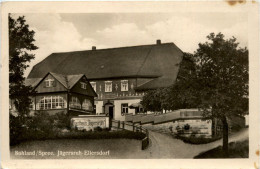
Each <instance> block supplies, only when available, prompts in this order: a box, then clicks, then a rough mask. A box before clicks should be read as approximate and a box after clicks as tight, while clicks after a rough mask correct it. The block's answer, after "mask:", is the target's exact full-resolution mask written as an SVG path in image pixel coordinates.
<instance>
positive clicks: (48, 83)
mask: <svg viewBox="0 0 260 169" xmlns="http://www.w3.org/2000/svg"><path fill="white" fill-rule="evenodd" d="M53 83H54V79H47V80H45V84H46V85H45V86H46V87H53Z"/></svg>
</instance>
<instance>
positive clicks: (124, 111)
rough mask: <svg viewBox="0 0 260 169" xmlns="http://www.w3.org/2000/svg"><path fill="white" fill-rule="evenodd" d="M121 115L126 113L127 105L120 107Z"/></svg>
mask: <svg viewBox="0 0 260 169" xmlns="http://www.w3.org/2000/svg"><path fill="white" fill-rule="evenodd" d="M121 110H122V114H125V113H128V104H127V103H124V104H122V105H121Z"/></svg>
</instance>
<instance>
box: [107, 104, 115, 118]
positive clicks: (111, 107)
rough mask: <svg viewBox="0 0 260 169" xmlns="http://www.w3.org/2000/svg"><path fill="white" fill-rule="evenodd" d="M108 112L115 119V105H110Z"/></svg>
mask: <svg viewBox="0 0 260 169" xmlns="http://www.w3.org/2000/svg"><path fill="white" fill-rule="evenodd" d="M108 114H109V117H110V118H111V119H114V107H113V106H109V108H108Z"/></svg>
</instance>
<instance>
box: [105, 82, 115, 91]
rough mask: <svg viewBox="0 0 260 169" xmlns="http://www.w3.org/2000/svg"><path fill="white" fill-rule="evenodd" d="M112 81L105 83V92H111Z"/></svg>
mask: <svg viewBox="0 0 260 169" xmlns="http://www.w3.org/2000/svg"><path fill="white" fill-rule="evenodd" d="M112 87H113V84H112V81H105V92H112Z"/></svg>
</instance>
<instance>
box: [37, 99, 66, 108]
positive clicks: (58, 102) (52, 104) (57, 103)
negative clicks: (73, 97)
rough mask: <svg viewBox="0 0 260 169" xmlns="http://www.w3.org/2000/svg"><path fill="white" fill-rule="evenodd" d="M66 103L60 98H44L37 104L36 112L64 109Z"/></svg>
mask: <svg viewBox="0 0 260 169" xmlns="http://www.w3.org/2000/svg"><path fill="white" fill-rule="evenodd" d="M66 107H67V103H66V101H65V99H64V98H63V97H62V96H44V97H43V98H42V99H40V101H39V102H38V103H37V110H49V109H64V108H66Z"/></svg>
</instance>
